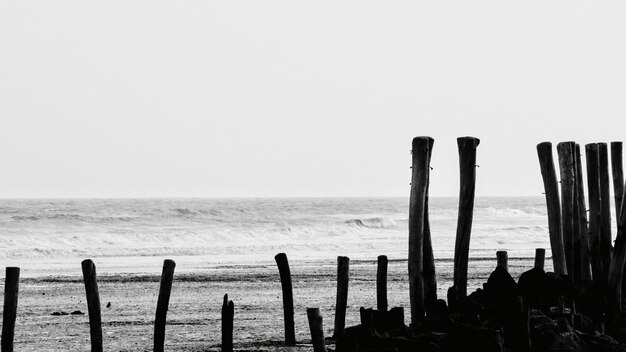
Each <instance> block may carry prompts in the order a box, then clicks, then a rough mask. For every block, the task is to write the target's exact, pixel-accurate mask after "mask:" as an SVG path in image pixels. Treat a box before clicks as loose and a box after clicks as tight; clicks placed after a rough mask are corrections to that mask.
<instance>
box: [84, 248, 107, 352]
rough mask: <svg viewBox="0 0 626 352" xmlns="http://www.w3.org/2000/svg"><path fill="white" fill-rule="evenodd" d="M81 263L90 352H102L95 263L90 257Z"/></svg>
mask: <svg viewBox="0 0 626 352" xmlns="http://www.w3.org/2000/svg"><path fill="white" fill-rule="evenodd" d="M81 265H82V268H83V280H84V282H85V292H86V294H87V310H88V311H89V334H90V335H91V352H102V318H101V316H100V294H99V293H98V281H97V280H96V265H95V264H94V263H93V261H92V260H91V259H85V260H83V261H82V263H81Z"/></svg>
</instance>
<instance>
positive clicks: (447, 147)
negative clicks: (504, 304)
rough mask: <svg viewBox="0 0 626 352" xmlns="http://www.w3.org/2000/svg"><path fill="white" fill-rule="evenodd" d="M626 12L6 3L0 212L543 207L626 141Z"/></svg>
mask: <svg viewBox="0 0 626 352" xmlns="http://www.w3.org/2000/svg"><path fill="white" fill-rule="evenodd" d="M624 18H626V2H623V1H611V2H587V3H586V4H580V3H578V2H572V1H524V2H504V1H466V0H464V1H367V0H357V1H337V0H332V1H320V0H315V1H294V0H288V1H271V0H264V1H232V0H228V1H227V0H223V1H168V2H163V1H154V0H150V1H127V0H125V1H106V2H98V3H96V2H87V1H0V119H1V120H0V121H1V123H0V197H2V198H4V197H162V196H181V197H185V196H195V197H223V196H254V197H258V196H408V193H409V181H410V170H409V166H410V162H411V161H410V158H411V156H410V153H409V150H410V145H411V139H412V138H413V137H414V136H418V135H430V136H432V137H433V138H435V147H434V153H433V158H432V166H433V168H434V169H433V171H432V173H431V193H432V194H434V195H453V196H454V195H457V194H458V187H459V186H458V182H459V181H458V154H457V149H456V137H458V136H464V135H473V136H476V137H479V138H480V139H481V144H480V146H479V148H478V164H479V165H480V168H479V169H477V179H478V181H477V182H478V184H477V190H476V193H477V195H479V196H480V195H484V196H487V195H531V196H541V192H543V186H542V183H541V175H540V172H539V164H538V161H537V154H536V149H535V146H536V144H537V143H539V142H541V141H545V140H549V141H552V142H555V144H556V142H559V141H563V140H576V141H578V142H580V143H588V142H596V141H606V142H610V141H613V140H623V139H624V136H625V132H626V128H625V127H626V123H625V122H624V121H625V117H626V21H625V20H624Z"/></svg>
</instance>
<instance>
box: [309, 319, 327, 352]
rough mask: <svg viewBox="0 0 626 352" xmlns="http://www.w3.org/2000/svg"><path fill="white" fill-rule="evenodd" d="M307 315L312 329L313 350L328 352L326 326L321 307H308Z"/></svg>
mask: <svg viewBox="0 0 626 352" xmlns="http://www.w3.org/2000/svg"><path fill="white" fill-rule="evenodd" d="M306 316H307V318H308V320H309V330H311V342H312V343H313V352H326V340H325V339H324V326H323V321H322V316H321V315H320V309H319V308H307V309H306Z"/></svg>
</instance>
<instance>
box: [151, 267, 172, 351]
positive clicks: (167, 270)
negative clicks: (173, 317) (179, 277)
mask: <svg viewBox="0 0 626 352" xmlns="http://www.w3.org/2000/svg"><path fill="white" fill-rule="evenodd" d="M174 268H176V263H174V261H173V260H171V259H165V260H164V261H163V272H162V274H161V286H160V287H159V298H158V300H157V309H156V316H155V318H154V352H163V350H164V347H165V324H166V320H167V319H166V318H167V309H168V307H169V304H170V293H171V291H172V281H174Z"/></svg>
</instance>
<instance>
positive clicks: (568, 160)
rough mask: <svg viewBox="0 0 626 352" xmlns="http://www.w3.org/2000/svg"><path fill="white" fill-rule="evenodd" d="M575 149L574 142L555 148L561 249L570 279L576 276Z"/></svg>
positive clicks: (558, 145) (560, 144)
mask: <svg viewBox="0 0 626 352" xmlns="http://www.w3.org/2000/svg"><path fill="white" fill-rule="evenodd" d="M575 149H576V143H574V142H562V143H559V144H557V146H556V150H557V153H558V156H559V169H560V170H561V225H562V228H561V230H562V233H563V247H564V250H565V263H566V264H567V272H568V273H569V275H570V276H571V277H572V278H574V277H576V275H577V274H576V273H575V271H576V270H575V269H574V266H575V265H574V263H575V262H574V193H575V179H576V175H575V170H574V163H575V161H574V160H575V159H574V153H575Z"/></svg>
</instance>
